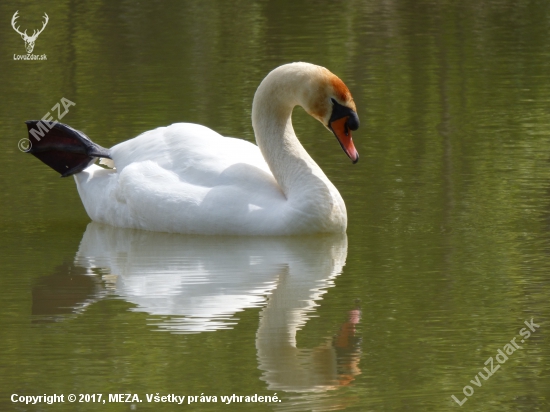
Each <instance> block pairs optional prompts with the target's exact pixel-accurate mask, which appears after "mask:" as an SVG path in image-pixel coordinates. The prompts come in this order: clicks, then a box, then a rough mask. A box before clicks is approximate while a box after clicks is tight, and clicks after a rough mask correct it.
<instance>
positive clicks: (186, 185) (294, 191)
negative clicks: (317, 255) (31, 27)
mask: <svg viewBox="0 0 550 412" xmlns="http://www.w3.org/2000/svg"><path fill="white" fill-rule="evenodd" d="M297 105H299V106H302V107H303V108H304V109H305V111H306V112H307V113H309V114H310V115H311V116H312V117H314V118H315V119H317V120H319V121H320V122H321V123H323V125H325V126H326V127H327V128H328V129H329V130H331V131H332V132H333V133H334V135H335V136H336V138H337V139H338V141H339V143H340V145H341V147H342V148H343V149H344V152H345V153H346V154H347V155H348V157H349V158H350V159H351V160H352V161H353V163H355V162H357V161H358V159H359V154H358V153H357V150H356V149H355V146H354V144H353V141H352V137H351V132H350V131H351V130H357V128H358V127H359V118H358V116H357V113H356V108H355V103H354V101H353V98H352V96H351V94H350V92H349V90H348V88H347V87H346V86H345V84H344V83H343V82H342V81H341V80H340V79H339V78H338V77H337V76H336V75H334V74H332V73H331V72H330V71H329V70H327V69H325V68H324V67H320V66H316V65H313V64H309V63H290V64H285V65H283V66H280V67H278V68H276V69H274V70H273V71H271V72H270V73H269V74H268V75H267V76H266V78H265V79H264V80H263V81H262V82H261V84H260V86H259V87H258V90H257V91H256V94H255V95H254V101H253V104H252V126H253V128H254V132H255V135H256V142H257V146H256V145H254V144H252V143H249V142H247V141H245V140H241V139H234V138H229V137H223V136H221V135H219V134H218V133H216V132H214V131H213V130H211V129H208V128H207V127H204V126H200V125H196V124H190V123H176V124H173V125H171V126H168V127H159V128H157V129H154V130H151V131H148V132H145V133H143V134H141V135H139V136H137V137H135V138H133V139H131V140H128V141H125V142H122V143H120V144H117V145H116V146H114V147H112V148H111V149H104V148H103V147H101V146H99V145H97V144H95V143H93V142H92V141H91V140H90V139H89V138H88V137H87V136H86V135H85V134H84V133H82V132H79V131H77V130H75V129H73V128H71V127H69V126H67V125H63V124H60V123H44V122H41V121H28V122H26V123H27V127H28V129H29V139H30V138H31V131H36V129H38V130H43V129H44V128H45V127H46V126H47V128H48V129H50V130H49V131H48V132H47V134H46V135H45V136H44V137H43V138H42V139H40V140H39V141H38V142H35V143H34V144H33V147H32V148H31V149H30V150H29V153H31V154H33V155H35V156H36V157H37V158H39V159H40V160H42V161H43V162H44V163H46V164H47V165H48V166H50V167H52V168H53V169H55V170H56V171H58V172H60V173H62V176H63V177H65V176H70V175H74V178H75V181H76V185H77V188H78V192H79V194H80V197H81V199H82V202H83V204H84V207H85V209H86V212H87V213H88V215H89V216H90V218H91V219H92V220H94V221H97V222H102V223H108V224H111V225H113V226H119V227H127V228H137V229H145V230H150V231H159V232H176V233H196V234H238V235H291V234H305V233H328V232H345V230H346V226H347V214H346V206H345V204H344V201H343V199H342V197H341V196H340V193H339V192H338V190H337V189H336V187H335V186H334V185H333V184H332V183H331V182H330V180H329V179H328V178H327V177H326V175H325V174H324V173H323V171H322V170H321V168H320V167H319V166H318V165H317V163H315V161H314V160H313V159H312V158H311V157H310V156H309V154H308V153H307V152H306V150H305V149H304V148H303V146H302V145H301V144H300V142H299V141H298V138H297V137H296V135H295V133H294V129H293V128H292V121H291V114H292V110H293V108H294V106H297ZM45 125H46V126H45ZM33 136H35V133H33ZM98 157H100V158H107V159H112V161H111V160H105V159H102V162H103V163H105V162H109V164H110V165H111V166H112V167H114V168H113V169H105V168H102V167H100V166H98V165H95V164H93V163H94V162H95V160H96V158H98Z"/></svg>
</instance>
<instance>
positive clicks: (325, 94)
mask: <svg viewBox="0 0 550 412" xmlns="http://www.w3.org/2000/svg"><path fill="white" fill-rule="evenodd" d="M314 67H315V68H316V69H317V70H315V72H316V73H315V74H314V75H313V76H311V82H310V83H309V85H308V87H307V89H308V91H307V92H306V93H305V96H304V101H303V103H302V106H303V107H304V109H305V110H306V111H307V112H308V113H309V114H310V115H311V116H313V117H314V118H316V119H317V120H319V121H320V122H321V123H323V125H324V126H325V127H326V128H327V129H329V130H330V131H331V132H332V133H334V135H335V136H336V138H337V139H338V142H339V143H340V146H342V149H344V152H345V153H346V154H347V155H348V157H349V158H350V159H351V161H352V162H353V163H357V161H358V160H359V153H358V152H357V149H355V145H354V144H353V140H352V138H351V132H352V130H357V129H358V128H359V116H357V109H356V108H355V102H354V101H353V97H352V96H351V93H350V91H349V89H348V88H347V87H346V85H345V84H344V82H343V81H342V80H340V78H339V77H338V76H336V75H335V74H333V73H331V72H330V71H329V70H327V69H325V68H324V67H320V66H314Z"/></svg>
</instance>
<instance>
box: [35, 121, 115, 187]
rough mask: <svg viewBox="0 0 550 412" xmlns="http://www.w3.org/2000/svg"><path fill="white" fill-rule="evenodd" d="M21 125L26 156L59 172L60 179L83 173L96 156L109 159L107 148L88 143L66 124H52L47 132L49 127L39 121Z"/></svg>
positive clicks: (85, 138) (87, 140) (79, 133)
mask: <svg viewBox="0 0 550 412" xmlns="http://www.w3.org/2000/svg"><path fill="white" fill-rule="evenodd" d="M25 123H26V124H27V128H28V130H29V140H30V142H31V148H30V149H29V150H28V151H27V153H31V154H32V155H34V156H36V157H37V158H38V159H40V160H41V161H42V162H44V163H46V164H47V165H48V166H50V167H51V168H52V169H54V170H55V171H57V172H59V173H61V177H67V176H71V175H74V174H75V173H79V172H81V171H83V170H84V169H86V168H87V167H88V166H90V165H91V164H92V163H93V162H95V160H96V158H98V157H106V158H108V159H111V154H110V151H109V149H105V148H104V147H101V146H100V145H98V144H96V143H94V142H92V141H91V140H90V138H89V137H88V136H86V135H85V134H84V133H82V132H80V131H78V130H76V129H73V128H72V127H70V126H67V125H66V124H63V123H56V124H55V125H53V127H52V128H51V129H49V126H51V124H50V125H48V124H47V123H44V122H42V121H40V120H28V121H26V122H25ZM48 129H49V130H48Z"/></svg>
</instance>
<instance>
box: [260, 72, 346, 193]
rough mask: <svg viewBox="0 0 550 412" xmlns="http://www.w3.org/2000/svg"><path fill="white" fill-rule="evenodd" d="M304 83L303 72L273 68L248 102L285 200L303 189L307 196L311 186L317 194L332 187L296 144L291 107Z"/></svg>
mask: <svg viewBox="0 0 550 412" xmlns="http://www.w3.org/2000/svg"><path fill="white" fill-rule="evenodd" d="M279 69H281V68H279ZM307 84H308V82H307V77H306V75H305V74H304V73H300V72H299V71H292V70H276V71H273V72H271V73H270V74H269V75H268V76H267V77H266V78H265V79H264V80H263V82H262V83H261V84H260V86H259V87H258V90H257V91H256V94H255V96H254V102H253V104H252V126H253V127H254V133H255V135H256V143H257V144H258V146H259V147H260V150H261V151H262V154H263V156H264V158H265V160H266V162H267V164H268V165H269V168H270V169H271V172H272V173H273V175H274V177H275V179H276V180H277V182H278V183H279V185H280V187H281V190H282V191H283V192H284V194H285V196H286V197H287V199H289V200H294V199H296V198H299V197H302V196H304V195H306V193H308V194H309V196H311V191H312V190H315V191H316V193H317V195H322V194H323V193H326V195H330V192H333V191H336V188H334V186H333V185H332V183H331V182H330V181H329V179H328V178H327V177H326V175H325V174H324V173H323V171H322V170H321V168H320V167H319V166H318V165H317V163H315V161H314V160H313V159H312V158H311V156H309V154H308V153H307V152H306V150H305V149H304V147H303V146H302V145H301V144H300V142H299V140H298V138H297V137H296V134H295V133H294V128H293V127H292V120H291V115H292V110H293V109H294V107H295V106H297V105H303V104H302V100H303V96H304V95H305V94H306V93H307V90H306V89H307ZM316 200H317V201H319V200H320V199H316Z"/></svg>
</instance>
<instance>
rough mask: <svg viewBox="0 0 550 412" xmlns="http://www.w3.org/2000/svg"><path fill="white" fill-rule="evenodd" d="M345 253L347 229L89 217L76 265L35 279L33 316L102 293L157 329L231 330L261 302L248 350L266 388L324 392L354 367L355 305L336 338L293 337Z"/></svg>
mask: <svg viewBox="0 0 550 412" xmlns="http://www.w3.org/2000/svg"><path fill="white" fill-rule="evenodd" d="M346 255H347V238H346V235H345V234H339V235H328V236H307V237H271V238H270V237H262V238H258V237H254V238H251V237H216V236H187V235H179V234H167V233H157V232H146V231H140V230H133V229H121V228H115V227H112V226H108V225H101V224H98V223H90V224H89V225H88V227H87V229H86V232H85V233H84V236H83V239H82V241H81V243H80V247H79V250H78V252H77V255H76V257H75V262H74V265H67V264H65V265H64V266H62V267H60V268H58V272H59V273H56V274H54V275H51V276H47V277H44V278H42V279H41V280H40V281H39V282H38V284H37V285H35V287H34V289H33V312H34V314H37V315H38V314H47V315H54V314H55V313H54V312H55V311H56V310H55V308H52V305H51V304H50V305H49V306H48V305H45V304H44V302H45V301H48V302H58V303H62V305H63V306H64V307H67V306H71V307H72V308H73V312H79V311H82V310H85V308H86V306H87V305H89V304H91V303H93V302H94V301H96V300H98V299H101V298H103V297H104V296H105V295H106V294H109V293H110V294H114V295H117V296H119V297H121V298H123V299H124V300H126V301H128V302H131V303H133V304H134V305H135V307H134V308H133V309H131V310H134V311H138V312H146V313H148V314H151V315H158V316H155V318H154V319H156V320H155V323H154V325H155V327H157V328H160V329H163V330H168V331H170V332H172V333H199V332H205V331H214V330H218V329H224V328H225V329H227V328H231V327H232V325H233V324H235V323H236V322H237V319H236V318H235V314H236V313H238V312H240V311H243V310H245V309H246V308H252V307H263V310H262V311H261V314H260V322H259V327H258V331H257V334H256V350H257V356H258V363H259V368H260V369H261V370H262V371H263V375H262V379H263V380H264V381H265V382H266V383H267V385H268V389H271V390H284V391H293V392H323V391H326V390H328V389H335V388H337V387H340V386H343V385H347V384H348V383H349V382H351V381H352V380H353V379H354V376H356V375H357V374H358V373H359V372H360V370H359V367H358V363H359V357H360V352H359V345H358V342H357V338H356V337H355V325H356V324H357V323H358V322H359V318H360V312H359V309H358V308H351V309H352V310H350V311H349V312H348V314H347V320H346V321H345V322H344V324H343V325H342V326H341V328H340V330H339V331H335V332H337V334H336V336H335V337H333V338H330V339H327V340H326V342H324V343H323V344H321V345H320V346H318V347H316V348H314V349H301V348H298V346H297V344H296V333H297V331H298V330H300V329H301V328H302V327H303V326H304V325H305V324H306V322H307V320H308V319H309V316H310V314H311V312H312V311H313V310H314V309H315V307H316V306H317V305H318V304H317V303H316V302H317V301H318V300H319V299H320V298H321V296H322V295H323V294H324V293H325V292H326V289H327V288H329V287H331V286H333V285H334V283H333V279H334V278H335V277H336V276H338V275H339V274H340V273H341V271H342V268H343V266H344V263H345V259H346ZM67 272H69V273H70V276H63V273H67ZM64 279H65V280H64ZM69 279H70V280H69ZM64 282H69V283H70V285H69V284H66V283H64ZM71 282H72V283H71ZM71 285H73V286H74V285H76V286H78V287H77V289H71ZM56 290H57V291H58V293H59V295H60V296H59V297H57V298H56V297H55V291H56ZM75 290H76V291H75ZM56 299H57V301H56ZM54 306H55V304H54ZM59 308H60V309H61V308H62V306H59ZM61 313H62V310H59V311H58V313H57V314H61ZM343 320H344V319H343Z"/></svg>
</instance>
